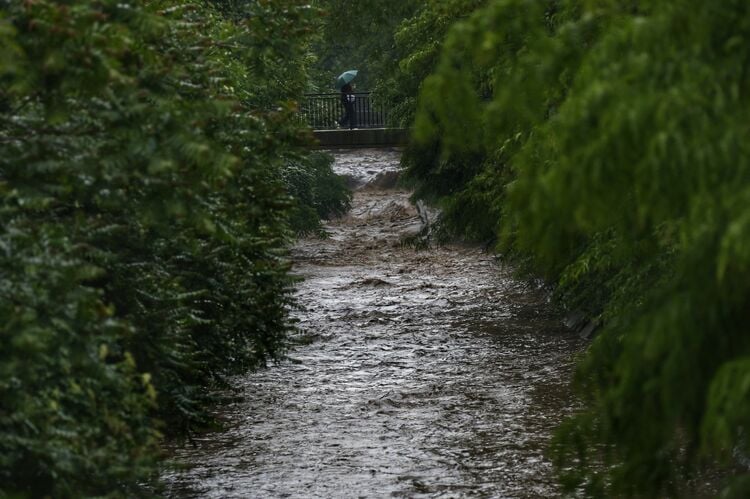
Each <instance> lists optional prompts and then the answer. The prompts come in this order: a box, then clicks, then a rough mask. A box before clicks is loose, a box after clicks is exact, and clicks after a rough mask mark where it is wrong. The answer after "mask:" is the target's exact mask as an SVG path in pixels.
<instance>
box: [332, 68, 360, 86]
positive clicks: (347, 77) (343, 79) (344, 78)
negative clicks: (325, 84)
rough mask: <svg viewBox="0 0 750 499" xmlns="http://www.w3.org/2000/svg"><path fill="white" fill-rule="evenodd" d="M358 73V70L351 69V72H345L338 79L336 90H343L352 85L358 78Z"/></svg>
mask: <svg viewBox="0 0 750 499" xmlns="http://www.w3.org/2000/svg"><path fill="white" fill-rule="evenodd" d="M358 72H359V71H357V70H356V69H350V70H349V71H344V72H343V73H341V74H340V75H339V77H338V78H336V88H341V87H343V86H344V85H346V84H347V83H350V82H351V81H352V80H354V78H356V77H357V73H358Z"/></svg>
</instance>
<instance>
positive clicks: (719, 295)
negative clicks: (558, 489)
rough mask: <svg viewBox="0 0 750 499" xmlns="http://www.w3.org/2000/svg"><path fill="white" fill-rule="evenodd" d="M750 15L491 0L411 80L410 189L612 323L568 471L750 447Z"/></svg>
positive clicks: (679, 462) (572, 440) (632, 476)
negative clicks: (427, 69)
mask: <svg viewBox="0 0 750 499" xmlns="http://www.w3.org/2000/svg"><path fill="white" fill-rule="evenodd" d="M749 30H750V6H749V5H748V4H747V2H743V1H729V2H707V1H701V0H678V1H674V2H652V1H646V0H643V1H637V2H633V1H627V2H620V1H609V2H589V1H585V0H568V1H552V0H551V1H548V2H535V1H529V0H495V1H491V2H489V3H488V4H487V5H486V7H483V8H481V9H479V10H478V11H476V12H475V13H474V14H473V15H472V16H471V17H470V18H468V19H467V20H465V21H463V22H460V23H458V24H457V25H455V26H454V27H453V28H452V29H451V30H450V32H449V34H448V36H447V37H446V38H445V40H444V41H443V43H442V44H443V47H444V48H443V50H442V52H441V55H440V60H439V61H438V63H437V65H436V70H435V73H434V74H433V75H432V76H430V77H429V78H426V79H425V80H424V81H423V82H422V83H420V85H421V89H422V91H421V94H420V98H419V106H418V112H417V116H416V120H415V126H416V130H415V134H414V138H415V144H414V146H413V148H412V151H411V152H410V153H409V154H408V155H407V163H406V164H407V168H408V174H409V176H410V177H411V178H412V180H413V182H414V183H415V185H416V187H417V189H418V193H419V194H420V195H424V196H428V197H431V198H432V199H433V200H434V201H435V202H437V203H439V204H440V205H441V206H442V207H444V208H445V209H446V216H447V219H448V220H449V221H450V220H451V218H452V220H453V221H454V223H453V225H452V228H453V229H454V230H455V231H460V230H462V229H463V230H464V234H466V235H468V236H471V237H487V236H488V235H491V234H495V235H496V237H497V238H498V240H499V241H500V248H502V249H503V250H504V251H506V252H508V253H511V254H514V255H516V256H517V257H518V258H520V259H522V260H523V261H524V262H525V263H526V264H528V267H529V268H530V269H533V270H534V271H535V272H537V273H541V274H543V275H545V276H546V277H547V278H549V279H551V280H553V281H556V282H558V283H559V286H558V293H559V295H560V297H561V298H562V299H563V300H564V302H565V303H566V304H568V306H570V307H575V308H581V309H583V310H585V311H586V312H587V313H588V314H589V315H590V317H592V318H593V319H595V320H598V321H601V323H602V329H601V331H600V334H599V335H598V337H597V339H596V340H595V341H594V343H593V344H592V345H591V347H590V349H589V351H588V352H587V354H586V356H585V358H584V359H583V361H582V363H581V364H580V366H579V370H578V374H577V383H578V386H579V389H580V390H579V393H580V394H581V396H582V397H583V398H584V400H585V401H586V404H587V409H586V410H585V411H583V412H582V413H581V414H579V415H577V416H575V417H573V418H572V419H571V420H570V421H568V423H567V424H566V425H565V426H564V427H563V428H562V430H561V432H560V434H559V436H558V440H557V444H556V458H557V460H558V464H559V466H560V468H559V469H560V470H561V473H562V478H563V481H564V483H565V484H566V485H567V486H568V487H570V488H571V489H575V488H577V487H583V489H582V490H584V491H586V493H588V494H591V495H623V494H624V495H649V496H651V495H663V494H680V493H682V492H685V490H684V489H683V488H682V487H686V486H687V485H685V484H686V483H689V482H685V479H686V478H687V479H689V478H693V477H695V476H697V475H698V474H700V472H701V470H702V469H703V467H704V466H705V465H706V463H709V464H712V465H714V466H715V465H716V464H717V463H716V462H717V461H722V460H724V461H723V462H724V463H726V465H727V466H728V467H729V468H731V467H732V465H733V464H736V463H741V462H746V460H747V457H746V456H747V455H748V452H750V449H749V448H748V439H747V435H746V431H747V428H748V427H749V426H750V396H749V395H750V393H748V379H750V367H749V366H750V361H748V359H750V336H748V334H747V324H748V319H750V316H749V314H750V287H749V285H748V283H750V265H749V264H748V261H749V259H750V229H749V227H750V222H748V220H750V210H749V208H748V207H749V206H750V204H749V203H748V200H749V199H750V198H749V197H748V196H749V194H748V192H750V191H749V190H748V189H750V187H749V186H750V154H749V153H750V151H748V141H747V140H746V137H747V134H748V127H749V126H750V125H749V124H748V121H747V119H746V112H745V109H747V107H748V105H749V104H750V102H748V99H749V97H748V94H747V92H746V91H744V90H743V89H745V88H747V86H748V84H750V81H749V79H750V77H749V76H748V72H747V71H746V67H747V60H748V45H747V43H746V40H747V37H748V35H749V34H750V32H749ZM438 32H439V30H438ZM427 39H428V37H427V36H423V37H422V40H423V41H425V40H427ZM415 43H416V42H415ZM402 64H405V62H402ZM462 222H463V223H462ZM459 233H460V232H459ZM745 473H746V472H745ZM730 474H731V473H730ZM740 475H741V474H740ZM749 482H750V480H748V478H747V474H745V475H744V478H743V476H742V475H741V476H739V477H738V478H737V479H736V480H728V481H727V489H726V491H727V493H733V494H737V495H738V496H742V494H746V493H747V487H748V485H747V484H748V483H749Z"/></svg>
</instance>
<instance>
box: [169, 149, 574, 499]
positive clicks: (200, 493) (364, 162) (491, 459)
mask: <svg viewBox="0 0 750 499" xmlns="http://www.w3.org/2000/svg"><path fill="white" fill-rule="evenodd" d="M398 159H399V154H398V151H394V150H369V151H343V152H338V153H336V169H337V171H338V173H340V174H342V175H346V176H347V177H348V178H349V180H350V183H351V185H352V186H353V188H355V195H354V200H353V206H352V209H351V211H350V213H349V214H348V215H347V216H345V217H343V218H341V219H337V220H332V221H330V222H329V223H328V224H327V225H326V230H327V231H328V233H329V237H327V238H325V239H320V238H313V237H311V238H307V239H303V240H301V241H299V243H298V244H297V246H296V247H295V248H294V251H293V257H294V262H295V272H296V273H297V274H299V275H300V276H301V277H303V278H304V280H303V281H302V282H300V284H299V286H298V289H297V299H298V301H299V304H300V309H299V310H297V311H295V312H294V314H295V316H296V318H297V319H298V320H299V327H300V331H301V333H300V334H301V339H304V340H305V341H304V342H303V343H304V344H303V345H302V346H299V347H297V348H295V349H294V350H293V351H291V352H290V354H289V356H288V358H287V359H285V360H284V361H282V362H280V363H278V364H276V365H273V366H271V367H269V368H268V369H265V370H262V371H259V372H256V373H253V374H251V375H248V376H246V377H242V378H239V379H236V380H234V382H235V384H236V387H237V389H238V390H239V391H240V392H241V394H242V395H243V397H242V400H241V401H237V402H234V403H232V404H229V405H227V406H224V407H222V408H221V413H220V414H219V418H220V419H221V420H222V421H223V422H224V424H225V429H224V430H223V431H221V432H216V433H211V434H205V435H201V436H200V437H196V438H195V442H194V443H192V444H191V443H187V442H186V443H184V444H181V445H179V446H176V447H175V448H173V449H170V450H171V451H172V452H173V454H174V458H175V461H176V462H177V463H179V464H180V465H181V466H180V467H178V468H176V469H171V470H169V471H166V472H165V473H164V475H163V480H164V481H165V482H166V484H167V489H166V494H167V495H169V496H174V497H263V498H266V497H304V498H308V497H326V498H328V497H388V496H390V497H457V496H458V497H460V496H473V497H539V496H551V495H556V494H557V493H558V489H557V486H556V484H555V480H554V476H553V474H552V467H551V464H550V462H549V461H548V459H547V458H546V457H545V447H546V444H547V443H548V442H549V438H550V435H551V432H552V430H553V429H554V428H555V426H556V425H557V424H558V423H559V422H560V420H561V418H562V417H563V416H564V415H565V414H566V413H569V412H570V411H571V410H572V408H573V401H572V397H571V395H570V392H569V391H568V389H567V385H568V381H569V378H570V372H571V366H572V357H573V354H574V353H575V352H576V351H577V350H579V349H580V348H581V347H582V344H581V342H580V340H579V339H578V338H577V337H576V336H575V335H573V334H572V333H570V332H568V331H566V330H565V329H564V328H563V327H562V326H561V321H560V317H559V316H558V315H557V314H556V313H555V311H554V310H553V308H552V307H551V306H550V305H549V304H548V303H547V292H546V290H545V289H543V288H542V287H540V286H539V285H537V284H535V283H529V282H525V281H521V280H518V279H517V278H515V277H514V276H513V269H512V268H509V267H507V266H504V265H503V264H502V263H499V262H498V261H497V260H496V259H495V258H494V257H493V256H492V255H490V254H487V253H486V252H483V251H482V250H481V249H480V248H475V247H466V246H444V247H439V248H431V249H422V250H416V249H414V246H413V245H410V244H405V242H409V241H412V242H413V241H415V240H418V238H419V233H420V231H422V232H424V230H423V229H424V228H425V224H426V223H429V214H428V213H427V212H426V211H425V210H423V209H422V210H419V211H418V210H416V209H415V207H414V206H413V205H412V204H411V203H410V202H409V193H408V192H407V191H405V190H402V189H400V188H398V187H397V186H396V185H395V183H394V180H395V177H396V174H397V173H396V172H397V170H398Z"/></svg>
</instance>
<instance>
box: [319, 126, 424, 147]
mask: <svg viewBox="0 0 750 499" xmlns="http://www.w3.org/2000/svg"><path fill="white" fill-rule="evenodd" d="M313 133H314V135H315V138H316V139H317V140H318V144H319V147H320V148H321V149H336V148H352V149H356V148H364V147H387V146H403V145H406V143H407V142H408V141H409V129H407V128H355V129H354V130H347V129H342V130H315V131H314V132H313Z"/></svg>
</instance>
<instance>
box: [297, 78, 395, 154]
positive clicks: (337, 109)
mask: <svg viewBox="0 0 750 499" xmlns="http://www.w3.org/2000/svg"><path fill="white" fill-rule="evenodd" d="M354 97H355V99H354V123H355V125H354V128H353V129H349V128H342V127H340V126H339V124H338V120H339V119H340V118H341V116H342V115H343V112H344V111H343V107H342V105H341V94H340V93H325V94H305V97H304V100H303V101H302V103H301V106H300V107H301V109H300V112H301V114H302V116H303V117H304V118H305V121H307V124H308V125H309V126H310V128H312V129H313V134H314V135H315V138H316V139H317V141H318V144H319V147H320V148H322V149H336V148H367V147H389V146H390V147H393V146H403V145H406V143H407V142H408V139H409V130H408V129H405V128H390V127H388V126H387V112H386V110H385V109H384V107H383V106H382V104H380V103H378V102H376V101H375V100H374V99H372V96H371V93H370V92H355V93H354Z"/></svg>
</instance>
